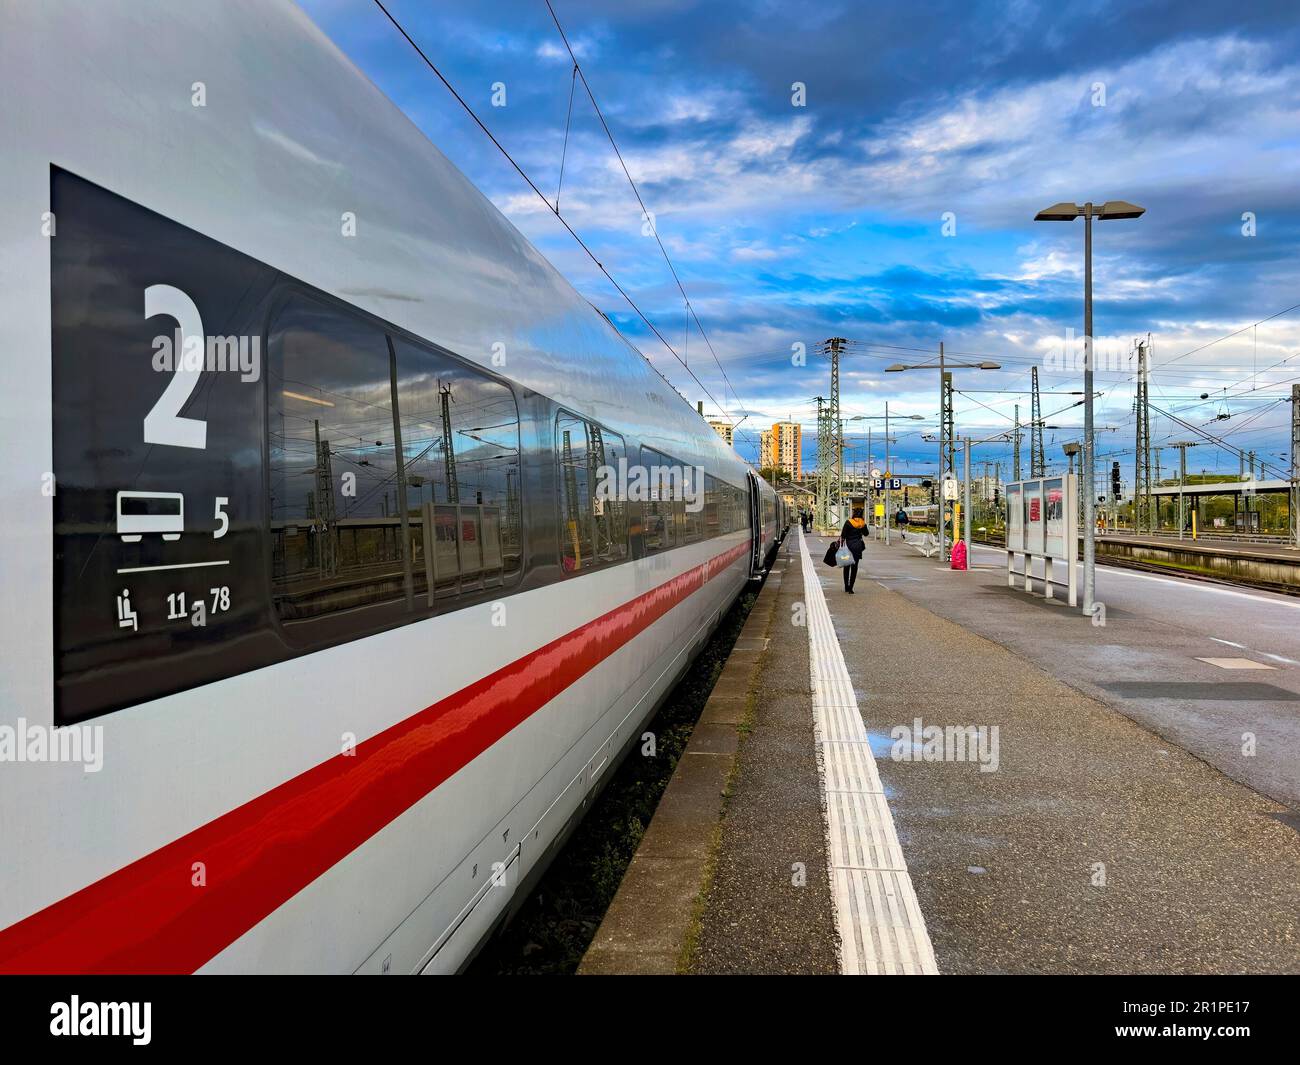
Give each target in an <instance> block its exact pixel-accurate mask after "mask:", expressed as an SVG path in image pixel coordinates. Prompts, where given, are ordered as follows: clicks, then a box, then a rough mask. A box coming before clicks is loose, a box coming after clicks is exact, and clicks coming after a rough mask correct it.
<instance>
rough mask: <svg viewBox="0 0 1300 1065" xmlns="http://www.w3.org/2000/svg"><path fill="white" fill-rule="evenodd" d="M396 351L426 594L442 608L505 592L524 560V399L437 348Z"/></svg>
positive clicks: (418, 578)
mask: <svg viewBox="0 0 1300 1065" xmlns="http://www.w3.org/2000/svg"><path fill="white" fill-rule="evenodd" d="M394 349H395V352H396V355H397V397H398V409H399V411H400V413H401V427H402V455H403V463H402V465H403V471H404V473H405V477H406V508H407V516H408V521H407V533H408V536H409V537H410V543H411V556H412V558H413V560H414V568H415V592H416V595H417V596H423V597H424V602H425V603H426V604H436V603H437V601H439V600H441V599H446V598H449V597H453V596H455V595H458V594H460V593H462V592H468V591H475V590H479V589H482V588H494V587H500V586H501V585H503V584H505V583H507V582H508V581H509V580H510V579H511V578H512V577H514V576H515V575H517V574H518V573H519V570H520V565H521V558H522V545H521V541H522V531H523V516H522V510H521V494H520V487H519V409H518V407H517V406H516V405H515V397H514V394H513V393H512V392H511V391H510V389H509V388H507V387H506V386H505V385H504V384H502V383H500V382H499V381H494V380H492V379H491V378H488V377H485V376H484V375H482V374H481V373H478V372H477V371H476V370H473V369H471V368H470V367H468V366H465V365H463V364H461V363H458V362H456V361H454V360H452V359H450V358H447V357H446V356H444V355H439V354H437V353H435V352H432V351H430V350H428V349H427V348H424V347H420V346H418V345H416V344H411V343H408V342H407V341H405V340H400V339H398V340H395V341H394ZM430 589H432V593H430Z"/></svg>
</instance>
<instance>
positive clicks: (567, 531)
mask: <svg viewBox="0 0 1300 1065" xmlns="http://www.w3.org/2000/svg"><path fill="white" fill-rule="evenodd" d="M555 446H556V458H557V462H558V467H559V475H560V564H561V566H562V567H563V569H564V571H565V572H566V573H571V572H574V571H576V570H581V569H590V568H591V567H592V566H597V565H603V564H604V563H607V562H618V561H621V560H622V559H625V558H627V552H628V542H627V531H628V530H627V501H626V499H624V498H622V493H621V492H620V491H618V490H617V489H618V484H617V480H616V478H612V477H611V475H610V473H608V472H604V471H611V470H612V471H617V469H618V466H619V461H618V460H619V459H620V458H626V456H627V448H626V445H625V444H624V443H623V438H622V437H621V436H619V435H618V434H617V433H613V432H610V431H609V430H608V429H605V428H602V427H601V426H599V425H595V424H593V423H589V422H586V421H584V420H583V419H581V418H577V417H575V416H574V415H572V414H568V413H561V414H560V415H559V416H558V417H557V418H556V422H555Z"/></svg>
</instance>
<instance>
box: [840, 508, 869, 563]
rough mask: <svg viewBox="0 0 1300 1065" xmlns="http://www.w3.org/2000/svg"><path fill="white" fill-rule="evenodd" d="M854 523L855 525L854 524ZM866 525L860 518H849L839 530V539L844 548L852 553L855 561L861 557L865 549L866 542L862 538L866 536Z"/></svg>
mask: <svg viewBox="0 0 1300 1065" xmlns="http://www.w3.org/2000/svg"><path fill="white" fill-rule="evenodd" d="M855 522H856V524H854V523H855ZM866 528H867V523H866V522H865V521H863V520H862V519H861V518H850V519H849V520H848V521H846V522H845V523H844V528H842V529H841V530H840V539H841V540H843V541H844V546H845V547H847V548H848V549H849V550H850V551H852V552H853V557H854V558H855V559H858V558H861V557H862V552H863V550H864V549H865V548H866V546H867V545H866V542H865V541H864V540H863V537H864V536H865V535H866Z"/></svg>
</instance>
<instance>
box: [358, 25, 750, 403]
mask: <svg viewBox="0 0 1300 1065" xmlns="http://www.w3.org/2000/svg"><path fill="white" fill-rule="evenodd" d="M374 4H375V6H376V7H377V8H379V10H380V11H381V12H383V14H384V17H385V18H387V19H388V21H389V22H391V23H392V24H393V27H394V28H395V29H396V30H397V32H398V33H400V34H401V35H402V36H403V37H404V38H405V39H406V42H407V44H409V45H410V46H411V48H412V49H413V50H414V51H415V53H416V55H418V56H419V57H420V59H421V60H423V61H424V64H425V66H427V67H428V68H429V69H430V70H431V71H433V73H434V75H435V76H436V77H437V78H438V80H439V81H441V82H442V84H443V85H444V86H445V87H446V89H447V91H448V92H449V93H451V95H452V96H453V97H454V98H455V99H456V102H457V103H459V104H460V106H461V107H462V108H464V110H465V113H466V114H467V115H469V116H470V118H472V119H473V120H474V123H475V125H477V126H478V128H479V129H481V130H482V131H483V133H484V135H485V136H486V137H487V138H488V140H490V141H491V142H492V143H493V145H494V146H495V147H496V149H497V150H498V151H499V152H500V153H501V154H502V155H503V156H505V158H506V161H507V162H509V163H510V165H511V166H512V167H513V168H514V170H515V172H516V173H517V174H518V175H519V176H520V177H521V178H523V180H524V182H525V183H526V184H527V185H528V187H529V188H530V189H532V190H533V192H534V193H536V195H537V198H538V199H540V200H541V201H542V203H544V204H546V208H547V210H549V211H550V212H551V214H553V215H554V216H555V218H556V220H557V221H559V223H560V225H562V226H563V227H564V228H565V229H566V230H568V232H569V235H570V236H571V237H573V239H574V240H575V241H576V242H577V244H578V247H580V248H581V249H582V250H583V251H584V252H585V253H586V255H587V257H588V258H589V259H590V260H591V261H592V262H593V263H595V265H596V268H597V269H598V270H600V272H601V273H602V274H603V275H604V276H605V279H606V280H607V281H609V283H610V284H611V285H613V286H614V288H615V290H617V292H618V294H619V295H620V296H622V297H623V299H624V300H625V301H626V303H627V305H628V306H629V307H631V308H632V310H633V311H635V312H636V315H637V317H638V318H640V319H641V321H643V322H644V323H645V324H646V327H647V328H648V329H649V330H650V331H651V332H652V333H654V335H655V336H656V337H657V338H658V340H659V342H660V343H661V344H663V346H664V347H665V348H667V349H668V351H669V352H670V353H671V354H672V356H673V358H675V359H676V360H677V361H678V362H679V363H681V365H682V369H684V370H685V371H686V372H687V373H688V374H690V377H691V379H692V380H693V381H694V382H695V383H696V384H697V385H698V386H699V388H700V391H701V392H703V393H704V394H705V395H706V396H707V397H708V398H709V401H710V402H711V403H712V404H713V405H714V406H715V407H717V408H718V409H719V410H721V411H723V413H724V414H725V413H726V408H725V407H723V405H722V404H721V403H719V402H718V401H717V400H716V399H714V397H713V394H712V393H711V392H710V391H709V390H708V388H707V387H706V386H705V384H704V382H703V381H701V380H700V379H699V378H698V377H697V376H696V375H695V373H694V372H693V371H692V370H691V368H690V367H689V366H688V365H687V364H686V363H685V361H683V359H682V357H681V356H680V355H678V354H677V349H676V348H674V347H673V345H672V344H671V343H669V341H668V338H667V337H665V336H664V335H663V333H661V332H660V331H659V327H658V326H656V325H655V324H654V322H652V321H651V320H650V318H649V317H648V316H647V315H646V313H645V312H644V311H643V310H642V309H641V308H640V306H639V305H638V304H637V302H636V301H635V300H634V299H633V298H632V296H631V294H630V293H629V292H628V291H627V290H626V289H625V288H624V287H623V286H622V285H620V284H619V283H618V281H617V280H616V279H615V277H614V275H613V274H611V273H610V272H609V270H607V269H606V268H605V265H604V263H602V262H601V261H600V260H599V259H598V258H597V257H596V253H595V252H593V251H592V250H591V248H590V247H589V246H588V244H587V242H586V241H585V240H583V239H582V236H581V235H580V234H579V233H578V231H577V230H576V229H574V228H573V226H572V225H570V224H569V221H568V219H566V218H565V217H564V216H563V215H562V214H560V212H559V210H558V209H557V208H556V206H555V205H553V204H552V203H551V201H550V200H548V199H547V198H546V194H545V193H544V192H542V190H541V189H540V188H539V187H538V185H537V183H536V182H535V181H534V180H533V179H532V178H531V177H529V176H528V173H527V171H525V170H524V168H523V167H522V166H520V165H519V163H518V162H517V161H516V160H515V158H514V156H512V155H511V154H510V152H509V151H508V150H507V149H506V147H505V145H503V144H502V143H501V142H500V141H499V140H498V139H497V137H496V135H495V134H494V133H493V132H492V131H491V130H490V129H489V128H488V127H487V124H486V123H485V122H484V121H483V120H482V119H481V118H479V116H478V114H477V112H475V110H474V109H473V108H472V107H470V105H469V103H468V102H467V101H466V100H465V98H464V97H463V96H461V94H460V93H459V92H458V91H457V89H456V87H455V86H454V85H452V83H451V82H450V81H449V80H448V79H447V77H446V75H445V74H443V72H442V71H441V70H440V69H439V68H438V66H437V64H435V63H434V62H433V60H432V59H430V58H429V57H428V55H427V54H426V53H425V51H424V49H422V48H421V47H420V46H419V44H417V43H416V41H415V39H414V38H413V37H412V36H411V35H410V34H409V33H407V32H406V28H405V27H404V26H403V25H402V24H401V23H400V22H398V21H397V19H396V18H395V17H394V16H393V14H392V12H390V11H389V10H388V8H387V7H385V6H384V3H383V0H374ZM575 62H576V60H575ZM579 76H580V77H581V72H579ZM583 84H584V85H585V84H586V80H585V79H584V80H583ZM606 320H607V321H608V318H607V319H606ZM610 324H611V326H612V325H613V323H612V322H610ZM615 328H617V327H615ZM629 343H630V342H629ZM634 350H635V347H634ZM643 357H644V356H643ZM647 361H648V360H647ZM724 377H725V375H724ZM732 391H733V394H735V390H734V389H733V390H732Z"/></svg>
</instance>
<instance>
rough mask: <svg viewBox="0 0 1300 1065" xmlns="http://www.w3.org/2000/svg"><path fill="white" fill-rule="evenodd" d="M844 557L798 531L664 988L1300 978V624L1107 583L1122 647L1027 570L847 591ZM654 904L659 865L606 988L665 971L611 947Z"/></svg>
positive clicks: (1271, 612)
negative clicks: (1097, 977) (786, 978)
mask: <svg viewBox="0 0 1300 1065" xmlns="http://www.w3.org/2000/svg"><path fill="white" fill-rule="evenodd" d="M826 543H827V541H826V540H825V539H823V538H820V537H816V536H807V537H801V535H800V534H799V532H798V531H797V530H794V531H793V532H792V533H791V535H790V536H789V537H788V538H787V540H786V542H785V544H784V545H783V547H782V551H781V554H780V556H779V558H778V561H777V563H776V566H775V569H776V570H777V571H778V572H780V574H781V579H780V581H779V582H777V584H776V585H775V587H773V586H771V585H769V588H768V589H765V591H764V596H766V597H768V609H767V612H766V614H765V617H766V618H767V621H766V622H765V624H766V631H765V641H766V642H765V643H764V646H763V648H762V650H761V651H760V652H759V653H758V654H757V656H756V658H755V659H754V660H753V662H752V666H751V668H750V669H749V672H748V674H747V675H748V676H749V678H750V679H749V681H748V685H747V688H746V699H747V708H748V709H747V712H746V714H745V715H743V717H742V719H741V720H740V721H738V722H737V724H736V725H735V726H734V727H735V730H736V743H735V753H734V765H733V767H732V769H731V772H730V773H729V775H728V779H727V781H726V783H725V784H724V785H722V786H721V787H720V790H721V791H722V792H724V794H723V795H721V796H720V797H719V798H720V801H719V803H718V804H717V812H716V815H715V816H716V823H715V825H714V826H713V830H712V831H711V832H702V831H700V830H699V828H698V826H696V828H695V829H694V831H693V836H692V839H693V840H694V842H693V843H691V846H694V847H695V848H696V849H697V851H698V852H699V856H700V860H699V862H698V876H697V882H696V884H695V885H694V887H695V890H694V893H693V897H692V898H691V899H690V900H688V904H687V906H686V909H687V911H688V912H689V914H690V920H688V921H685V922H679V924H680V926H681V931H680V933H679V936H678V941H675V942H673V943H668V944H665V943H664V942H663V938H662V936H659V937H657V938H656V942H657V944H658V947H659V948H660V950H661V954H660V960H659V962H658V963H657V964H659V965H660V966H665V967H661V968H658V969H655V970H653V971H676V972H683V973H789V972H811V973H836V972H840V973H859V972H861V973H882V974H888V973H909V972H918V973H924V972H938V973H1205V972H1210V973H1219V972H1224V973H1238V972H1245V973H1266V972H1298V971H1300V817H1298V816H1297V813H1296V810H1297V808H1298V807H1300V772H1297V767H1298V766H1300V758H1298V757H1297V756H1296V754H1295V752H1296V751H1297V750H1300V733H1298V732H1297V728H1298V727H1300V726H1297V724H1296V718H1297V715H1296V707H1297V703H1300V663H1298V662H1297V661H1296V660H1295V659H1297V658H1300V655H1296V654H1295V653H1294V644H1295V643H1296V640H1295V637H1294V631H1295V626H1296V622H1297V620H1300V619H1298V618H1297V616H1296V610H1297V609H1300V604H1298V603H1297V602H1296V601H1295V600H1294V599H1289V598H1287V597H1284V596H1273V595H1269V594H1268V593H1261V592H1254V591H1249V592H1248V591H1238V590H1234V589H1227V588H1221V587H1219V586H1215V585H1209V584H1205V583H1201V582H1190V581H1181V580H1180V579H1178V578H1174V577H1163V576H1161V577H1155V576H1149V575H1146V574H1140V573H1134V572H1132V571H1123V570H1118V569H1110V568H1102V569H1100V570H1099V574H1098V594H1099V597H1101V598H1102V599H1104V600H1105V601H1106V602H1107V604H1108V609H1107V613H1106V624H1105V625H1103V626H1097V625H1094V624H1093V623H1092V621H1091V620H1090V619H1088V618H1085V617H1083V616H1082V615H1081V614H1079V613H1078V612H1077V611H1071V610H1070V609H1069V608H1068V607H1066V606H1064V605H1062V604H1059V603H1057V604H1053V603H1049V602H1048V601H1046V600H1044V599H1043V598H1041V596H1034V595H1030V594H1026V593H1024V592H1023V591H1020V590H1013V589H1008V588H1007V587H1006V583H1005V577H1004V575H1003V571H1002V568H1001V564H1000V558H1001V554H1000V552H996V551H993V550H991V549H985V548H977V549H976V551H975V552H974V568H973V569H972V570H971V571H968V572H966V573H961V572H955V571H952V570H950V569H948V568H947V567H946V566H943V565H941V564H940V563H939V562H938V560H937V559H935V558H926V557H925V556H924V555H923V554H922V553H921V552H920V551H918V550H916V549H915V548H913V547H910V546H907V545H904V544H902V543H899V542H895V543H894V544H892V545H891V546H890V547H888V548H886V547H884V546H883V545H882V544H881V543H880V542H879V541H878V540H876V539H872V540H870V541H869V542H868V547H867V552H866V555H865V556H864V559H863V564H862V567H861V574H860V576H859V579H858V582H857V586H856V589H855V591H856V594H855V595H853V596H847V595H845V594H844V593H843V591H842V588H841V586H840V575H839V573H838V571H836V570H833V569H830V568H828V567H825V566H823V565H822V562H821V556H822V554H823V552H824V550H825V546H826ZM1153 581H1159V582H1162V584H1164V585H1165V587H1161V588H1158V589H1157V588H1156V587H1155V586H1154V585H1153V584H1152V583H1151V582H1153ZM1154 591H1158V592H1159V595H1153V594H1152V593H1153V592H1154ZM1288 651H1290V652H1291V653H1288ZM670 790H671V786H670ZM658 819H659V815H656V821H658ZM656 827H657V826H656V824H655V823H654V822H652V824H651V830H650V832H648V833H647V839H649V838H650V837H651V836H652V835H656ZM670 828H671V826H670V824H669V823H668V822H667V821H665V823H664V825H663V826H662V831H660V832H659V833H657V835H658V837H659V846H661V847H671V846H673V845H674V839H673V833H672V832H671V831H669V830H670ZM681 842H683V843H686V842H688V841H686V840H685V837H681ZM646 888H647V886H646V883H645V882H644V880H643V879H642V880H641V881H640V883H638V870H637V862H635V861H634V862H633V866H632V868H631V870H630V871H629V875H628V877H627V878H626V879H625V881H624V885H623V887H622V888H621V889H620V892H619V898H618V899H616V900H615V905H614V907H612V908H611V910H610V912H609V914H608V915H607V917H606V920H605V923H604V924H603V925H602V927H601V929H600V931H599V932H598V934H597V936H596V939H595V941H594V942H593V944H592V949H591V951H590V952H589V954H588V958H587V961H586V962H584V971H601V972H617V971H647V970H646V969H645V968H644V967H639V966H638V963H637V960H636V959H635V958H634V956H633V955H630V954H626V953H623V954H619V953H617V952H615V951H612V950H611V949H610V947H611V944H614V943H618V942H622V943H633V942H636V941H637V939H638V937H640V936H644V935H648V930H649V929H651V928H656V927H660V928H661V927H662V925H656V922H657V921H659V920H660V919H661V917H662V912H660V913H658V914H657V913H656V910H657V909H658V910H661V911H662V909H663V908H664V907H665V906H667V905H669V903H667V902H666V901H665V900H664V899H663V898H662V897H658V898H657V897H656V894H655V892H654V891H652V890H647V889H646ZM638 899H640V900H645V903H644V904H637V903H636V900H638ZM671 905H672V906H673V907H674V908H675V909H676V910H678V911H680V910H681V909H682V903H681V898H680V896H679V897H678V898H677V899H676V900H675V901H673V902H672V903H671ZM668 959H671V962H672V964H671V966H667V960H668Z"/></svg>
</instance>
